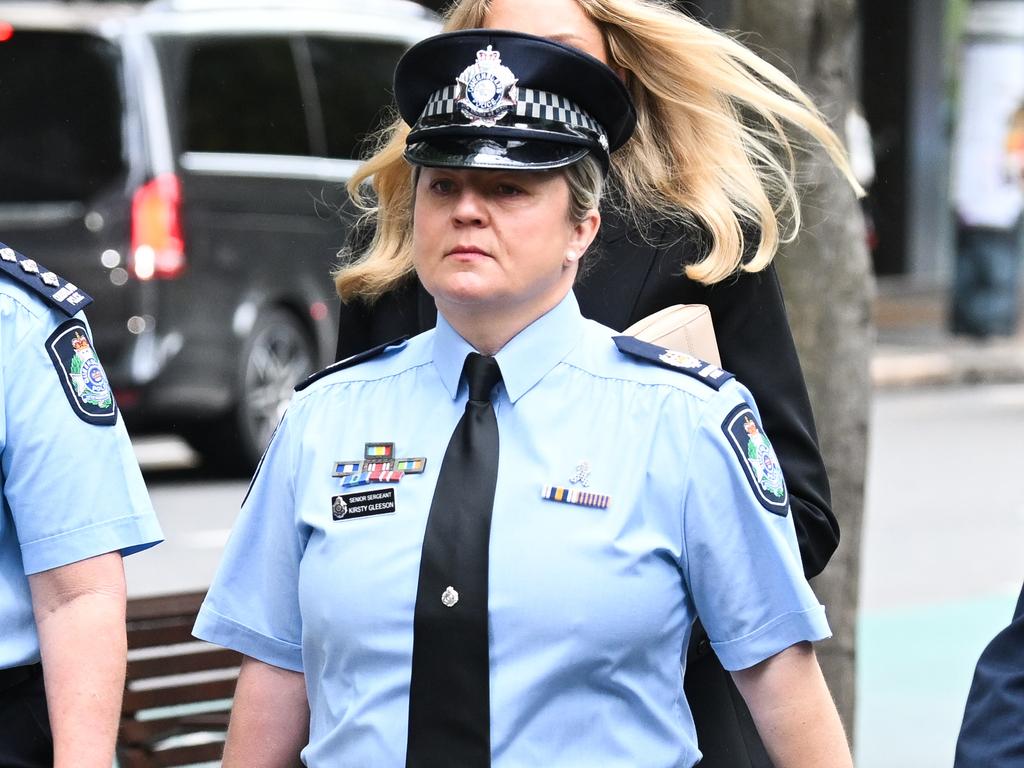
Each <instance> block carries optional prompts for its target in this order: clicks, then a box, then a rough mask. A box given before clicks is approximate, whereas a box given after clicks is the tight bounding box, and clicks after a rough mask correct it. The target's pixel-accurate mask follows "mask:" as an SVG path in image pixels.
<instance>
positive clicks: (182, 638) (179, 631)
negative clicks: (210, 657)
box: [128, 617, 195, 650]
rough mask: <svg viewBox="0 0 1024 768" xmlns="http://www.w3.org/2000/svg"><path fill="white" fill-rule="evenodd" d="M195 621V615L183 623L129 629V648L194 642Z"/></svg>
mask: <svg viewBox="0 0 1024 768" xmlns="http://www.w3.org/2000/svg"><path fill="white" fill-rule="evenodd" d="M194 622H195V617H193V618H192V620H191V621H189V622H187V623H182V624H172V625H169V626H163V627H152V628H147V629H129V630H128V650H134V649H135V648H153V647H155V646H160V645H175V644H177V643H190V642H193V641H195V638H194V637H192V624H193V623H194Z"/></svg>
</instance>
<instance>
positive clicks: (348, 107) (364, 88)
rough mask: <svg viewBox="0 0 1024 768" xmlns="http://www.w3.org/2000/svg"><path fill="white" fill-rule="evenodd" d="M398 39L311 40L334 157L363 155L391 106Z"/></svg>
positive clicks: (401, 49)
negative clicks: (370, 138) (390, 41)
mask: <svg viewBox="0 0 1024 768" xmlns="http://www.w3.org/2000/svg"><path fill="white" fill-rule="evenodd" d="M404 51H405V47H404V46H403V45H401V44H399V43H389V42H374V41H367V40H338V39H328V38H315V37H313V38H310V39H309V52H310V57H311V59H312V64H313V73H314V76H315V77H316V82H317V89H318V93H319V96H320V108H321V110H322V111H323V118H324V129H325V134H326V140H327V154H328V156H329V157H333V158H340V159H351V158H359V157H361V156H362V155H364V154H365V153H366V150H367V149H369V148H370V147H369V141H368V139H369V136H370V134H371V133H372V132H373V131H374V130H376V129H377V128H379V127H381V123H382V122H383V121H384V120H385V118H386V108H387V107H388V106H390V105H391V103H392V101H393V97H392V77H393V76H394V72H395V65H396V64H397V63H398V59H399V58H400V57H401V56H402V53H403V52H404Z"/></svg>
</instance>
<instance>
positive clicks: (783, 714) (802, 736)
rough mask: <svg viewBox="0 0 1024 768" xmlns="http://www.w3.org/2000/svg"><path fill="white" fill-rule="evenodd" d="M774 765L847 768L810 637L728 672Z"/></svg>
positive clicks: (839, 730) (843, 746)
mask: <svg viewBox="0 0 1024 768" xmlns="http://www.w3.org/2000/svg"><path fill="white" fill-rule="evenodd" d="M733 679H734V680H735V681H736V686H737V687H738V688H739V690H740V693H742V694H743V698H744V699H745V700H746V702H747V706H748V707H749V708H750V713H751V715H752V716H753V718H754V723H755V724H756V725H757V730H758V733H760V735H761V739H762V740H763V741H764V745H765V748H766V749H767V750H768V754H769V755H770V756H771V758H772V762H773V763H774V764H775V765H776V766H777V767H778V768H852V766H853V758H852V757H851V755H850V748H849V745H848V744H847V742H846V735H845V733H844V732H843V725H842V722H841V721H840V720H839V713H838V712H837V711H836V706H835V703H834V702H833V701H832V696H831V695H830V694H829V691H828V686H827V685H826V684H825V678H824V677H823V676H822V674H821V668H820V667H819V666H818V661H817V659H816V658H815V656H814V649H813V647H812V646H811V645H810V643H800V644H798V645H795V646H792V647H790V648H787V649H786V650H785V651H783V652H782V653H780V654H777V655H776V656H773V657H771V658H770V659H767V660H765V661H763V662H761V664H758V665H756V666H754V667H751V668H750V669H745V670H741V671H739V672H734V673H733Z"/></svg>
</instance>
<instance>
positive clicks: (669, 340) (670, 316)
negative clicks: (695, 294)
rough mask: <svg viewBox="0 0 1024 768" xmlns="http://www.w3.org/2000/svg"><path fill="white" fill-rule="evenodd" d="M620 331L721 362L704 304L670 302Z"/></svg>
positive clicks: (677, 350) (712, 328)
mask: <svg viewBox="0 0 1024 768" xmlns="http://www.w3.org/2000/svg"><path fill="white" fill-rule="evenodd" d="M623 333H624V334H625V335H627V336H634V337H636V338H638V339H640V341H647V342H650V343H651V344H657V345H658V346H659V347H665V348H666V349H671V350H674V351H676V352H689V353H690V354H691V355H693V356H694V357H699V358H700V359H701V360H704V361H705V362H708V363H714V364H715V365H717V366H719V367H720V366H721V365H722V360H721V357H719V354H718V342H717V341H716V340H715V326H714V325H713V324H712V322H711V310H709V309H708V308H707V305H705V304H673V305H672V306H671V307H665V309H663V310H661V311H659V312H655V313H654V314H653V315H648V316H647V317H645V318H643V319H642V320H638V321H637V322H635V323H633V325H631V326H629V328H627V329H626V330H625V331H623Z"/></svg>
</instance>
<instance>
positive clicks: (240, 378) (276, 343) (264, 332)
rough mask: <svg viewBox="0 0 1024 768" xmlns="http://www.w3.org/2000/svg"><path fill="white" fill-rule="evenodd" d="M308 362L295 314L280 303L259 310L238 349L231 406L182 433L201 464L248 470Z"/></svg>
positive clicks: (311, 358)
mask: <svg viewBox="0 0 1024 768" xmlns="http://www.w3.org/2000/svg"><path fill="white" fill-rule="evenodd" d="M314 365H315V353H314V348H313V342H312V340H311V339H310V337H309V334H308V333H307V332H306V329H305V328H303V327H302V325H301V323H300V322H299V320H298V318H296V317H295V315H293V314H292V313H291V312H289V311H287V310H285V309H281V308H274V309H270V310H266V311H264V312H262V313H261V314H260V316H259V317H258V318H257V320H256V323H255V324H254V325H253V328H252V331H251V333H250V334H249V336H248V337H247V338H246V339H245V341H244V343H243V344H242V349H241V351H240V352H239V356H238V368H237V385H236V388H235V391H236V395H237V400H236V402H235V406H234V407H233V408H232V410H231V412H230V413H229V414H227V415H226V417H225V418H224V419H223V420H222V421H221V422H220V423H214V424H209V423H208V424H206V425H196V428H195V429H192V430H189V434H188V435H187V439H188V441H189V443H191V444H192V447H193V448H195V449H196V450H197V451H198V452H199V453H200V454H201V455H202V457H203V464H204V466H205V467H206V468H207V469H210V470H213V471H215V472H224V473H229V474H239V473H250V472H252V470H253V469H254V468H255V467H256V464H257V462H258V461H259V459H260V456H262V455H263V452H264V451H265V450H266V448H267V445H268V444H269V443H270V438H271V437H272V436H273V434H274V430H275V429H277V425H278V423H280V421H281V417H282V416H284V412H285V409H286V408H287V407H288V403H289V401H290V400H291V396H292V393H293V391H294V388H295V385H296V384H297V383H299V382H300V381H302V379H303V378H305V377H306V376H308V375H309V374H310V373H312V372H313V370H314ZM204 427H205V428H204Z"/></svg>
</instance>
